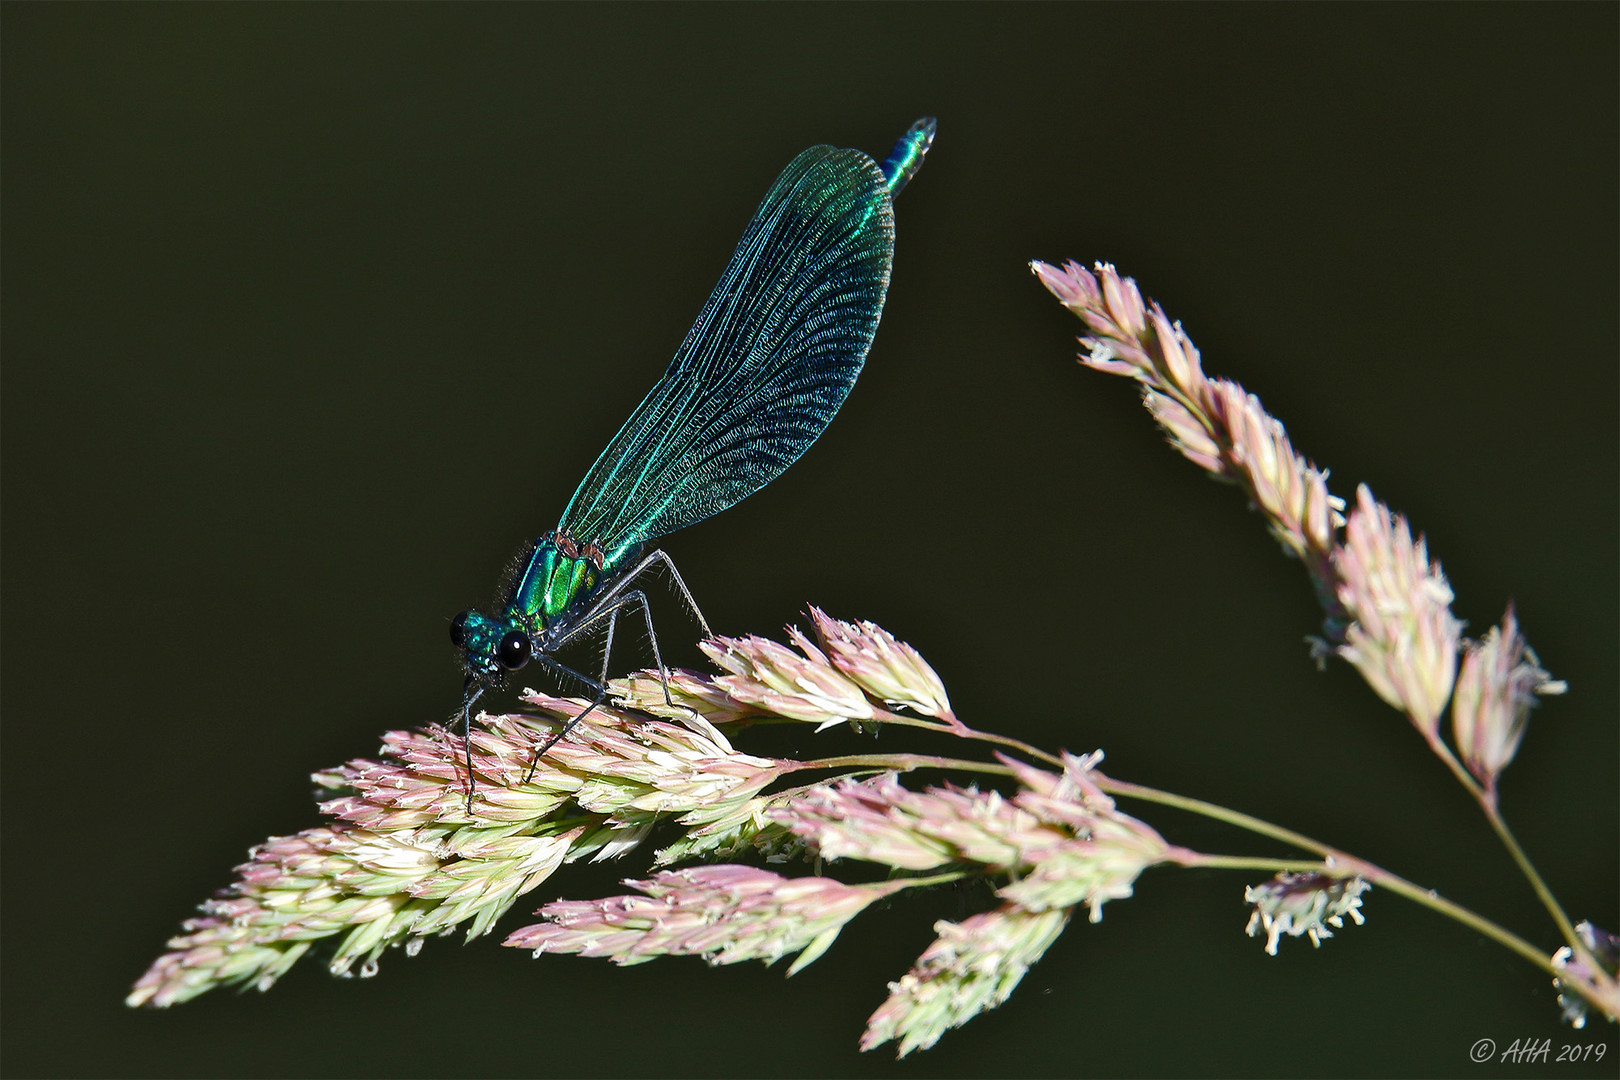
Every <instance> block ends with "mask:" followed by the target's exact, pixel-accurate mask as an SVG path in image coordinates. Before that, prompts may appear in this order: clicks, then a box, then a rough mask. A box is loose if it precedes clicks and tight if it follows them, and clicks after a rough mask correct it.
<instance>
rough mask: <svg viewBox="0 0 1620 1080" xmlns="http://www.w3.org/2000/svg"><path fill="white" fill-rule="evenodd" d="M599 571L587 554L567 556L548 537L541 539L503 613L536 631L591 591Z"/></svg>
mask: <svg viewBox="0 0 1620 1080" xmlns="http://www.w3.org/2000/svg"><path fill="white" fill-rule="evenodd" d="M600 580H602V572H601V571H600V570H598V569H597V568H596V564H595V563H593V562H592V561H591V560H590V559H588V558H569V557H568V556H566V555H564V554H563V553H562V552H561V551H558V550H557V547H556V545H554V544H552V543H551V542H550V541H546V540H542V541H541V542H540V543H539V544H538V545H536V546H535V549H534V551H533V552H532V553H531V554H530V556H529V561H528V564H527V565H526V566H525V567H524V568H523V574H522V576H521V577H519V578H518V580H517V584H516V586H515V587H514V588H513V590H512V599H511V601H510V602H508V604H507V605H506V614H507V616H508V617H509V618H511V619H514V620H516V621H517V622H519V623H521V624H522V625H523V626H524V627H526V628H527V629H528V630H529V631H530V632H531V633H537V632H539V631H541V630H544V629H545V628H547V627H549V626H551V625H552V624H553V623H555V622H557V620H559V619H560V618H562V616H563V615H564V613H566V612H567V611H568V610H569V609H570V608H572V607H573V606H574V605H575V604H576V603H578V602H579V601H580V600H581V599H583V598H584V597H586V596H588V595H590V592H591V590H592V589H594V588H596V583H597V582H598V581H600Z"/></svg>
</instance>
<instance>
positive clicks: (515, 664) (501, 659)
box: [495, 630, 529, 671]
mask: <svg viewBox="0 0 1620 1080" xmlns="http://www.w3.org/2000/svg"><path fill="white" fill-rule="evenodd" d="M495 659H496V661H497V662H498V663H499V664H500V665H501V667H503V668H505V669H506V670H507V671H516V670H517V669H518V668H520V667H522V666H523V665H524V664H527V663H528V662H529V635H528V634H525V633H523V632H522V631H521V630H513V631H512V632H511V633H509V634H507V635H506V636H505V637H503V638H501V647H500V648H499V649H498V650H496V653H495Z"/></svg>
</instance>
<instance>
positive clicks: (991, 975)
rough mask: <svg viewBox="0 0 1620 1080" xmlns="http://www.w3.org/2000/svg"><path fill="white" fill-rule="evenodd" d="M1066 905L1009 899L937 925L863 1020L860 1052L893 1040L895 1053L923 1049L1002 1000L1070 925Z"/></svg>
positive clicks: (1015, 987) (900, 1054) (900, 1053)
mask: <svg viewBox="0 0 1620 1080" xmlns="http://www.w3.org/2000/svg"><path fill="white" fill-rule="evenodd" d="M1068 921H1069V912H1068V911H1067V910H1052V911H1028V910H1025V909H1024V908H1021V907H1019V906H1017V905H1016V904H1007V905H1004V906H1002V907H1000V908H997V909H996V910H995V911H988V912H985V913H984V914H982V915H974V916H972V917H971V918H968V919H965V920H963V921H962V922H960V923H952V922H945V921H940V922H937V923H935V924H934V930H935V932H936V933H937V934H939V937H938V938H936V939H935V941H934V943H933V944H932V945H930V946H928V948H927V949H926V950H925V951H924V952H923V954H922V955H921V956H920V957H918V958H917V963H916V965H915V966H913V967H912V969H911V970H910V971H908V972H906V974H905V975H903V976H901V978H900V980H899V981H898V982H892V983H890V984H889V998H888V1000H887V1001H885V1002H884V1003H883V1004H882V1005H881V1006H879V1007H878V1010H877V1011H876V1012H874V1013H873V1014H872V1015H871V1017H870V1018H869V1019H868V1020H867V1022H866V1032H865V1034H863V1035H862V1036H861V1049H862V1050H872V1049H875V1048H876V1047H879V1046H882V1045H883V1044H884V1043H886V1042H891V1041H898V1042H899V1043H900V1046H899V1048H898V1051H897V1054H896V1056H897V1057H905V1056H906V1055H907V1054H909V1053H911V1052H912V1051H913V1050H926V1049H928V1048H929V1047H930V1046H933V1045H934V1044H935V1043H936V1042H938V1041H939V1039H940V1037H941V1036H942V1035H944V1034H945V1032H947V1031H949V1030H950V1029H951V1028H953V1027H961V1026H962V1025H963V1024H965V1023H967V1022H968V1021H969V1020H971V1019H973V1018H974V1017H975V1016H977V1015H979V1013H981V1012H984V1011H985V1010H987V1009H993V1008H995V1007H996V1006H998V1005H1000V1004H1001V1003H1002V1002H1004V1001H1006V1000H1007V998H1008V997H1009V996H1010V995H1011V994H1012V992H1013V990H1015V989H1017V987H1018V984H1019V982H1020V981H1021V980H1022V979H1023V977H1024V973H1025V972H1027V971H1028V970H1029V969H1030V967H1031V966H1032V965H1033V964H1034V963H1035V962H1036V961H1038V960H1039V959H1040V958H1041V957H1042V956H1044V955H1045V954H1046V950H1047V949H1049V948H1051V946H1052V943H1053V942H1054V941H1056V940H1057V938H1058V935H1059V934H1061V933H1062V932H1063V928H1064V926H1066V925H1067V924H1068Z"/></svg>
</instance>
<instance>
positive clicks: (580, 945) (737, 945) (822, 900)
mask: <svg viewBox="0 0 1620 1080" xmlns="http://www.w3.org/2000/svg"><path fill="white" fill-rule="evenodd" d="M625 884H626V885H630V886H632V887H634V888H636V889H639V890H640V891H641V892H642V893H643V894H644V895H642V896H634V895H630V896H612V897H608V898H606V899H604V900H559V901H557V902H556V903H554V904H547V905H546V906H545V907H543V908H541V909H540V910H539V911H538V912H536V914H537V915H539V916H541V918H542V919H544V920H545V921H543V922H539V923H535V924H533V925H531V926H525V927H523V928H522V929H521V930H516V931H514V932H513V933H512V934H511V935H510V936H509V937H507V939H506V941H505V944H507V945H510V946H512V947H513V948H516V949H531V950H533V952H534V955H535V956H536V957H538V956H540V955H541V954H543V953H548V952H559V953H578V954H580V955H581V956H594V957H606V958H608V959H610V960H612V961H613V962H614V963H616V964H623V965H629V964H641V963H645V962H646V961H648V960H652V959H654V958H655V957H659V956H701V957H703V958H704V959H705V960H707V961H708V962H709V963H710V964H714V965H719V964H736V963H740V962H742V961H744V960H763V961H764V962H765V963H767V964H771V963H775V962H776V961H777V960H779V959H781V958H782V957H783V956H785V955H787V954H788V953H793V952H797V953H799V957H798V959H797V960H795V961H794V963H793V965H792V966H791V967H790V968H789V969H788V974H789V975H792V974H793V973H794V972H797V971H799V970H800V969H801V968H803V967H804V966H805V965H807V964H809V963H811V962H813V961H814V960H815V959H816V958H817V957H819V956H820V955H821V954H822V953H823V952H825V951H826V950H827V948H828V947H829V946H830V945H831V944H832V943H833V941H834V940H835V939H836V938H837V937H838V934H839V932H840V931H841V930H842V929H843V928H844V925H845V924H846V923H848V922H849V920H851V919H853V918H854V917H855V916H856V915H859V914H860V913H861V912H862V911H864V910H865V909H866V907H867V905H869V904H871V903H872V902H873V901H874V900H878V899H881V898H882V897H884V896H887V895H889V894H890V893H893V892H895V891H897V890H898V889H902V888H905V887H906V882H904V881H896V882H889V883H880V884H875V885H845V884H844V883H842V882H839V881H834V880H832V879H831V878H823V877H803V878H786V877H782V876H781V875H779V874H773V873H771V872H770V871H768V870H759V869H755V868H754V867H750V866H729V865H721V866H700V867H694V868H691V869H687V870H669V871H664V872H662V873H659V874H655V875H654V876H653V877H652V878H651V879H649V880H646V881H626V882H625Z"/></svg>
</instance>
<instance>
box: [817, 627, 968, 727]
mask: <svg viewBox="0 0 1620 1080" xmlns="http://www.w3.org/2000/svg"><path fill="white" fill-rule="evenodd" d="M810 620H811V622H812V623H814V625H815V631H816V637H817V638H819V639H820V640H821V647H822V649H824V650H825V652H824V654H823V655H825V656H827V657H828V658H829V659H830V660H831V661H832V663H833V665H834V666H835V667H836V668H838V670H839V671H841V672H843V673H844V674H845V675H848V676H849V677H850V678H851V679H852V680H854V681H855V683H856V684H857V685H858V686H860V688H861V689H862V690H865V691H866V692H867V693H868V694H870V695H872V696H873V697H874V698H877V699H878V700H879V701H882V702H885V703H886V704H889V705H903V706H905V707H907V708H910V709H914V710H916V711H917V712H919V713H921V714H923V715H924V716H933V717H937V718H939V719H942V720H949V721H950V722H952V723H953V724H954V723H955V722H956V716H955V714H953V713H952V712H951V702H950V699H949V698H948V697H946V696H945V684H944V683H943V682H941V681H940V678H939V676H938V675H937V674H935V673H934V669H933V668H931V667H929V666H928V662H927V661H926V660H924V659H923V658H922V656H921V655H920V654H919V653H918V652H917V650H916V649H913V648H912V647H911V646H910V645H907V644H906V643H905V642H903V641H900V640H898V639H897V638H896V637H895V636H894V635H893V634H891V633H889V632H888V631H887V630H885V629H883V628H882V627H881V626H878V625H877V624H876V623H872V622H859V623H853V622H844V621H842V620H839V619H834V618H831V617H830V616H828V615H827V613H826V612H824V611H822V610H821V609H820V608H816V607H813V608H811V609H810Z"/></svg>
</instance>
